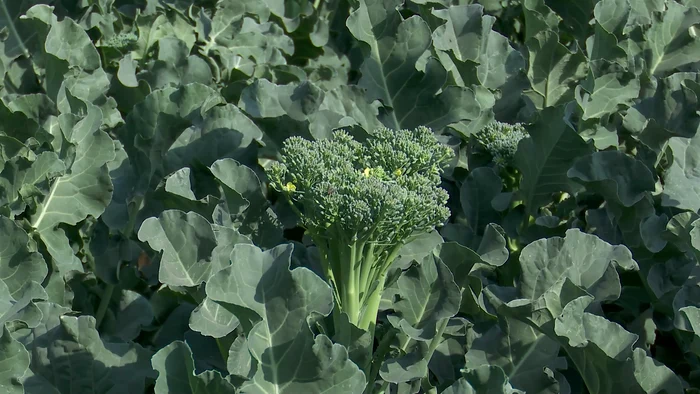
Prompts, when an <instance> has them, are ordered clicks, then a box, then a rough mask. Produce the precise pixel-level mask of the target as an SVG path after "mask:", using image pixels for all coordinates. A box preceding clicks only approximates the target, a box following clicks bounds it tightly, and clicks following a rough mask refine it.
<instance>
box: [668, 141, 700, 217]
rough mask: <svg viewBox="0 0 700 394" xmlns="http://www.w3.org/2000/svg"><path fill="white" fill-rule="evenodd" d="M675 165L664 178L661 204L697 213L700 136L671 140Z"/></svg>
mask: <svg viewBox="0 0 700 394" xmlns="http://www.w3.org/2000/svg"><path fill="white" fill-rule="evenodd" d="M669 146H670V147H671V149H672V151H673V163H672V164H671V168H669V169H668V172H667V173H666V176H665V177H664V181H665V182H664V183H665V187H664V191H663V194H662V195H661V204H663V205H664V206H666V207H676V208H680V209H687V210H690V211H694V212H697V211H698V210H700V176H698V175H697V171H696V170H697V168H698V166H699V165H700V162H699V161H700V135H697V136H695V137H693V138H680V137H673V138H671V139H670V140H669Z"/></svg>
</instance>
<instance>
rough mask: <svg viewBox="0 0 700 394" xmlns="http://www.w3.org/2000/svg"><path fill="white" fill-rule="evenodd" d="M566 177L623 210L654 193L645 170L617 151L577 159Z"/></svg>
mask: <svg viewBox="0 0 700 394" xmlns="http://www.w3.org/2000/svg"><path fill="white" fill-rule="evenodd" d="M567 175H568V176H569V178H572V179H574V180H575V181H577V182H579V183H581V184H584V185H585V186H586V187H587V188H588V189H589V190H591V191H595V192H597V193H599V194H601V195H602V196H604V197H605V199H606V200H607V201H610V202H611V203H613V202H614V203H615V204H622V205H623V206H625V207H631V206H633V205H634V204H636V203H638V202H639V201H641V200H642V198H644V196H645V195H646V194H647V193H650V192H653V191H654V189H655V182H654V178H653V177H652V174H651V172H650V171H649V169H648V168H647V166H646V165H644V163H642V162H641V161H639V160H635V159H634V158H633V157H631V156H628V155H625V154H624V153H622V152H620V151H605V152H595V153H592V154H590V155H588V156H584V157H581V158H579V159H578V160H576V162H575V163H574V165H573V166H572V167H571V168H570V169H569V171H568V173H567Z"/></svg>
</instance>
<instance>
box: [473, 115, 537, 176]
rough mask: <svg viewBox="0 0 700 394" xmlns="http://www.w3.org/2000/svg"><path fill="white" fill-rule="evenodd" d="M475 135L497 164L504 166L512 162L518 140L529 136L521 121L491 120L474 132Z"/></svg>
mask: <svg viewBox="0 0 700 394" xmlns="http://www.w3.org/2000/svg"><path fill="white" fill-rule="evenodd" d="M475 137H476V140H477V141H478V142H479V143H480V144H481V145H482V146H483V147H484V148H485V149H486V151H487V152H488V153H489V154H490V155H491V157H493V161H494V162H495V163H496V164H497V165H499V166H502V167H506V166H510V165H512V164H513V159H514V157H515V152H516V151H517V150H518V143H519V142H520V140H522V139H524V138H528V137H529V136H528V134H527V132H526V131H525V128H524V127H523V125H522V124H521V123H515V124H508V123H503V122H499V121H493V122H491V123H489V124H488V125H486V127H484V128H483V129H481V131H479V132H478V133H476V135H475Z"/></svg>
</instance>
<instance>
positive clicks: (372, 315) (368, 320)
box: [358, 274, 386, 332]
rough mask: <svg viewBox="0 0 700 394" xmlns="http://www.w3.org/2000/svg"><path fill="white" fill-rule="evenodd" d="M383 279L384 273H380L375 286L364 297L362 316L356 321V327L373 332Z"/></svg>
mask: <svg viewBox="0 0 700 394" xmlns="http://www.w3.org/2000/svg"><path fill="white" fill-rule="evenodd" d="M385 280H386V274H384V275H381V276H380V277H379V279H378V283H377V286H376V287H375V288H374V289H373V290H372V292H371V293H370V294H369V296H368V297H367V298H366V301H365V305H364V309H363V310H362V316H361V317H360V319H359V322H358V327H359V328H361V329H363V330H369V331H370V332H374V325H375V324H376V323H377V313H378V312H379V303H380V302H381V301H382V293H383V292H384V281H385Z"/></svg>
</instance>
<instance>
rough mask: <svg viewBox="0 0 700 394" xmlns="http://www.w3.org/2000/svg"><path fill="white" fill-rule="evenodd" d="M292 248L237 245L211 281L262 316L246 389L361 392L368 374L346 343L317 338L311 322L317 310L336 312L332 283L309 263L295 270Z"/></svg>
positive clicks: (212, 290)
mask: <svg viewBox="0 0 700 394" xmlns="http://www.w3.org/2000/svg"><path fill="white" fill-rule="evenodd" d="M291 253H292V247H291V246H290V245H280V246H277V247H275V248H273V249H271V250H268V251H265V252H263V251H261V250H260V249H258V248H257V247H255V246H253V245H236V246H235V247H234V249H233V251H232V252H231V261H232V264H231V266H229V267H226V268H224V269H222V270H220V271H219V272H217V273H216V274H214V275H213V276H212V278H211V279H210V280H209V281H208V282H207V285H206V293H207V297H208V298H209V299H211V300H214V301H217V302H226V303H229V304H234V305H238V306H241V307H244V308H248V309H250V310H252V311H253V312H255V313H256V314H257V315H258V316H259V319H260V320H259V321H257V322H255V323H254V325H253V327H252V328H251V329H250V332H249V333H247V337H248V347H249V349H250V352H251V354H252V355H253V357H254V358H255V360H256V361H257V364H258V370H257V372H256V373H255V375H254V376H253V377H252V379H251V380H250V381H249V382H247V383H245V384H244V385H243V387H242V390H243V391H245V392H248V393H261V394H262V393H269V392H277V393H298V392H322V391H332V390H339V391H342V392H347V393H361V392H362V391H363V390H364V385H365V378H364V374H363V373H362V372H361V371H360V370H359V369H358V368H357V366H356V365H355V364H353V363H352V362H351V361H350V360H349V359H348V353H347V350H346V349H345V347H343V346H341V345H338V344H333V343H332V342H331V341H330V340H329V339H328V337H326V336H325V335H319V336H317V337H316V338H315V339H314V337H313V335H312V333H311V331H310V329H309V326H308V323H307V318H308V317H309V316H310V314H311V313H320V314H322V315H328V314H330V312H331V309H332V308H333V297H332V295H331V289H330V288H329V287H328V285H327V284H326V283H325V282H323V280H322V279H321V278H319V277H318V276H316V275H315V274H314V273H312V272H311V271H310V270H308V269H306V268H296V269H294V270H292V271H290V270H289V265H290V259H291ZM249 284H252V285H253V286H251V285H249Z"/></svg>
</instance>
